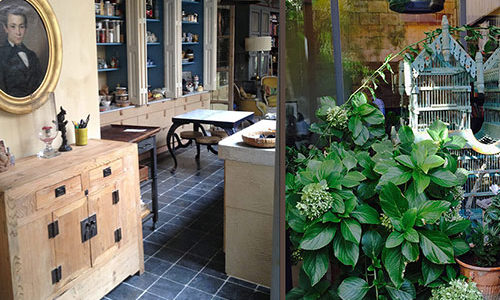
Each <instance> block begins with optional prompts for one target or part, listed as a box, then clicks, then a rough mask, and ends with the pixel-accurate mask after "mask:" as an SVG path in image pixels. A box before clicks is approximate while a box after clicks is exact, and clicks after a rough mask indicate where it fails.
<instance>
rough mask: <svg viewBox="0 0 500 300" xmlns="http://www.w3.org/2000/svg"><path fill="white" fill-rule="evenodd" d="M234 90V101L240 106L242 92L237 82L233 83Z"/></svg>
mask: <svg viewBox="0 0 500 300" xmlns="http://www.w3.org/2000/svg"><path fill="white" fill-rule="evenodd" d="M233 90H234V103H235V104H236V105H237V106H239V105H240V103H241V98H242V97H241V93H240V88H239V87H238V86H237V85H236V83H233Z"/></svg>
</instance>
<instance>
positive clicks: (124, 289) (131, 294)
mask: <svg viewBox="0 0 500 300" xmlns="http://www.w3.org/2000/svg"><path fill="white" fill-rule="evenodd" d="M140 294H142V290H140V289H138V288H135V287H133V286H130V285H127V284H124V283H122V284H120V285H119V286H117V287H116V288H115V289H114V290H112V291H111V292H110V293H109V294H107V295H106V297H108V298H109V299H112V300H129V299H130V300H132V299H133V300H135V299H136V298H137V297H139V295H140Z"/></svg>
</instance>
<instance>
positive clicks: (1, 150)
mask: <svg viewBox="0 0 500 300" xmlns="http://www.w3.org/2000/svg"><path fill="white" fill-rule="evenodd" d="M9 166H10V157H9V153H8V152H7V149H6V147H5V143H4V141H3V140H0V173H1V172H5V171H7V170H8V169H9Z"/></svg>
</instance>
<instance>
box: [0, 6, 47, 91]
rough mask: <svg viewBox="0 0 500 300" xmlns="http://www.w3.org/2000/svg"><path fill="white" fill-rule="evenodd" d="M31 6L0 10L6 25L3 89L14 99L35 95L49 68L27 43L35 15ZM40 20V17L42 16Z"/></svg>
mask: <svg viewBox="0 0 500 300" xmlns="http://www.w3.org/2000/svg"><path fill="white" fill-rule="evenodd" d="M5 2H11V3H13V2H14V1H5ZM15 2H20V1H19V0H18V1H15ZM15 2H14V3H15ZM22 2H25V1H22ZM0 3H2V2H0ZM2 4H3V3H2ZM2 6H4V5H2ZM28 7H29V8H31V9H33V7H31V6H29V5H23V6H20V5H15V4H11V5H8V6H4V7H0V12H1V15H0V21H1V23H2V25H1V26H2V30H0V31H3V32H4V33H5V34H4V35H5V36H6V38H5V39H4V40H3V41H0V45H1V46H0V89H1V90H2V91H3V92H5V93H6V94H8V95H9V96H12V97H25V96H29V95H30V94H32V93H33V92H35V91H36V90H37V89H38V87H39V86H40V84H41V83H42V81H43V78H44V76H45V72H46V69H47V66H46V65H45V67H42V66H41V64H40V60H39V58H38V56H37V54H36V53H35V52H34V51H32V50H30V49H28V47H26V45H25V44H24V40H25V34H26V33H27V31H28V25H29V23H30V22H29V17H31V16H33V12H29V11H28ZM33 11H34V9H33ZM35 14H36V11H35ZM36 17H38V18H39V16H38V15H36ZM38 23H40V22H38Z"/></svg>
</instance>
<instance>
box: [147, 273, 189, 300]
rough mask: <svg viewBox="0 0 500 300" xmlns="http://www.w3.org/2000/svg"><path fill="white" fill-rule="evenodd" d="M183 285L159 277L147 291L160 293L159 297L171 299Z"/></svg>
mask: <svg viewBox="0 0 500 300" xmlns="http://www.w3.org/2000/svg"><path fill="white" fill-rule="evenodd" d="M183 287H184V286H183V285H181V284H179V283H176V282H173V281H171V280H169V279H166V278H160V280H158V281H157V282H156V283H155V284H153V285H152V286H151V287H150V288H149V290H148V292H151V293H153V294H155V295H161V297H163V298H165V299H168V300H171V299H174V298H175V296H177V294H178V293H179V292H180V291H181V290H182V289H183Z"/></svg>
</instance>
